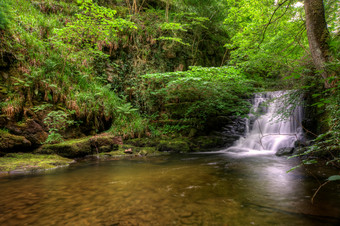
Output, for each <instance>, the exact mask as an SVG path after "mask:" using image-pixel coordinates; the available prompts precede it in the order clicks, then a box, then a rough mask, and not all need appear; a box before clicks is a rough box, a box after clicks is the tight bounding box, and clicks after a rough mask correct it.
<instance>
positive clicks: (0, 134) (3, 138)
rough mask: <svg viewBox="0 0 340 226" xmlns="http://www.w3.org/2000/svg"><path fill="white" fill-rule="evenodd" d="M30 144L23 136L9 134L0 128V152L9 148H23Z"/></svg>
mask: <svg viewBox="0 0 340 226" xmlns="http://www.w3.org/2000/svg"><path fill="white" fill-rule="evenodd" d="M30 146H31V142H30V141H29V140H27V139H26V138H25V137H23V136H17V135H13V134H10V133H9V132H8V131H6V130H0V152H6V150H11V149H23V148H27V147H30Z"/></svg>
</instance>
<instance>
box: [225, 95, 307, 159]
mask: <svg viewBox="0 0 340 226" xmlns="http://www.w3.org/2000/svg"><path fill="white" fill-rule="evenodd" d="M286 94H287V95H288V92H287V91H276V92H267V93H258V94H255V97H254V99H253V106H252V110H251V112H252V113H250V114H249V119H248V120H247V123H246V131H247V132H246V136H245V137H244V138H241V139H240V140H238V141H237V142H236V144H235V146H233V147H230V148H228V149H227V151H232V152H245V154H253V153H255V154H267V153H275V152H276V151H278V150H279V149H280V148H287V147H294V143H295V142H296V141H297V140H303V132H302V128H301V126H300V125H301V121H302V117H303V112H302V107H301V106H285V107H284V108H286V109H291V111H292V112H291V114H290V115H288V117H285V118H283V117H282V116H280V115H279V114H277V112H279V111H280V109H282V107H283V102H284V98H285V97H286Z"/></svg>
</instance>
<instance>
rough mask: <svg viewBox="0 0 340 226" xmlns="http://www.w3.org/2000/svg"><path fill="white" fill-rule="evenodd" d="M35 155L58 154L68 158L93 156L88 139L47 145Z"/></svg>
mask: <svg viewBox="0 0 340 226" xmlns="http://www.w3.org/2000/svg"><path fill="white" fill-rule="evenodd" d="M35 153H39V154H58V155H60V156H63V157H66V158H78V157H84V156H86V155H90V154H92V150H91V143H90V139H89V138H88V137H86V138H81V139H75V140H70V141H65V142H62V143H59V144H46V145H43V146H42V147H41V148H40V149H38V150H37V151H36V152H35Z"/></svg>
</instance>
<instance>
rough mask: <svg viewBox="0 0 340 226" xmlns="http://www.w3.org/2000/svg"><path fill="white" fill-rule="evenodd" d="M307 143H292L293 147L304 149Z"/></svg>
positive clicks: (301, 141)
mask: <svg viewBox="0 0 340 226" xmlns="http://www.w3.org/2000/svg"><path fill="white" fill-rule="evenodd" d="M305 146H307V143H306V142H305V141H303V140H297V141H295V142H294V147H305Z"/></svg>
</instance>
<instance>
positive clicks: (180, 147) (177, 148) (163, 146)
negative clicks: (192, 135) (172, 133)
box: [157, 139, 191, 153]
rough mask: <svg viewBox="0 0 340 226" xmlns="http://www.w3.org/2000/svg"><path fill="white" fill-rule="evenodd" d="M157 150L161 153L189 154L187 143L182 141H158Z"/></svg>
mask: <svg viewBox="0 0 340 226" xmlns="http://www.w3.org/2000/svg"><path fill="white" fill-rule="evenodd" d="M157 150H158V151H161V152H175V153H180V152H182V153H187V152H190V150H191V149H190V145H189V142H188V141H185V140H182V139H172V140H160V142H159V145H158V146H157Z"/></svg>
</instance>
